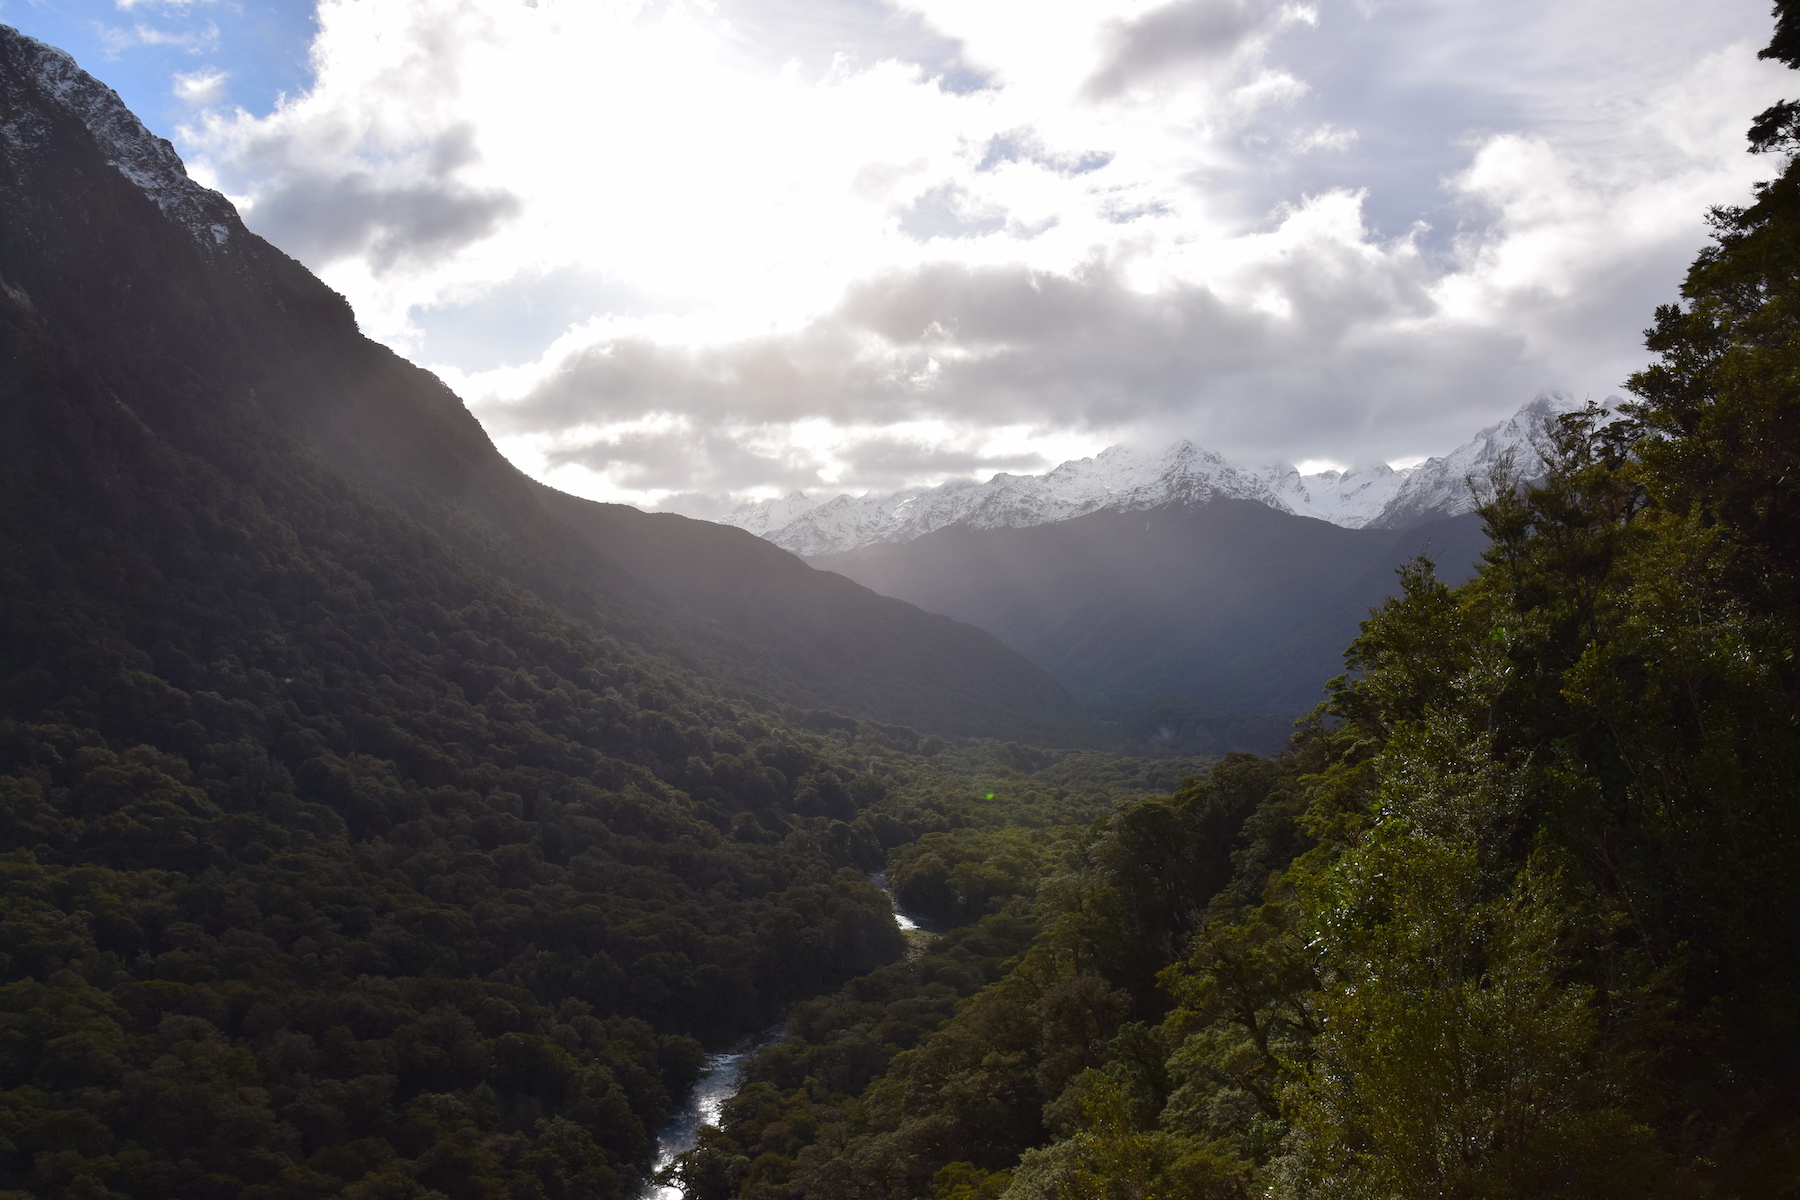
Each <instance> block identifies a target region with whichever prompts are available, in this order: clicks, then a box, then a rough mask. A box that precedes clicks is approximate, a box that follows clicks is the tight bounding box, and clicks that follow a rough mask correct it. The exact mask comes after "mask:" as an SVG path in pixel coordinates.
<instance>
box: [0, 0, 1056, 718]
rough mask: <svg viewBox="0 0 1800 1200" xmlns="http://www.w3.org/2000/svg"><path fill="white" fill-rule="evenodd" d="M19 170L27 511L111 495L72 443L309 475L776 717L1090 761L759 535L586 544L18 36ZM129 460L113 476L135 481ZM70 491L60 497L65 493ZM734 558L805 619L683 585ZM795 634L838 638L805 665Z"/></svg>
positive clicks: (922, 624) (114, 112) (17, 401)
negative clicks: (87, 495)
mask: <svg viewBox="0 0 1800 1200" xmlns="http://www.w3.org/2000/svg"><path fill="white" fill-rule="evenodd" d="M0 162H3V163H4V167H5V177H4V179H0V310H3V313H4V319H5V320H6V322H7V324H8V326H9V328H10V329H11V331H12V334H13V336H14V337H15V338H16V339H18V340H17V341H16V342H15V350H14V353H15V378H14V380H13V383H14V384H15V387H16V391H15V392H14V394H13V396H12V397H11V399H10V402H9V404H8V408H9V414H8V417H7V418H6V419H7V420H8V421H9V422H10V423H12V426H13V429H14V431H15V432H16V434H17V436H16V437H14V438H12V439H10V444H9V446H8V447H7V448H6V449H4V450H0V454H6V455H8V462H9V465H10V466H11V467H12V468H13V469H11V470H10V471H9V480H8V484H7V486H8V488H9V489H10V490H11V492H12V494H13V496H14V497H15V498H16V499H17V501H18V502H19V503H21V504H25V505H32V504H39V503H51V502H50V501H49V500H48V497H50V496H52V495H53V494H55V492H56V490H57V488H58V487H67V488H70V489H74V490H76V491H80V490H82V489H84V488H91V487H102V488H103V487H104V486H106V484H105V480H106V476H107V471H108V468H107V467H105V466H102V465H101V460H103V459H104V458H105V457H106V455H101V454H97V450H98V447H97V446H94V445H88V444H85V443H63V442H62V441H61V439H62V438H64V437H67V436H72V431H73V429H74V428H75V427H77V426H82V427H86V428H89V429H91V430H100V429H105V428H110V427H111V426H114V425H116V426H118V427H119V428H118V430H117V431H116V432H118V433H119V436H122V437H124V438H126V439H127V441H131V439H136V440H135V442H132V445H133V446H134V449H132V450H131V451H130V452H129V453H131V454H138V453H178V454H184V455H192V456H194V457H195V458H196V459H197V460H199V461H203V462H205V463H206V464H208V466H209V467H210V468H212V469H218V470H222V471H225V472H226V473H227V474H228V475H231V476H232V477H234V478H236V479H238V480H240V481H241V482H243V483H244V484H245V485H246V486H250V487H252V488H255V489H259V490H264V491H267V489H270V488H273V487H278V486H279V481H280V477H281V470H280V468H279V467H278V466H277V465H276V464H278V463H279V462H284V461H288V460H289V459H290V458H291V457H292V456H300V457H301V458H303V459H305V460H306V461H309V462H315V463H319V464H322V465H323V466H325V467H326V468H328V469H329V470H331V471H334V472H337V473H338V474H339V475H340V476H341V477H342V478H343V479H345V480H346V481H349V482H351V483H353V485H354V486H356V487H358V488H361V489H366V490H367V492H368V493H370V494H371V496H372V497H379V498H380V499H381V500H382V501H384V502H386V503H389V504H392V505H395V506H396V507H397V508H398V509H399V510H400V511H402V512H404V513H405V514H406V515H407V516H408V517H410V518H411V519H413V520H415V521H418V522H419V523H421V524H422V525H423V526H425V527H426V528H429V529H430V530H431V531H432V532H433V533H434V534H435V535H436V536H438V537H439V538H441V539H443V540H444V542H446V543H447V544H448V545H449V546H450V547H452V548H454V549H455V550H456V551H457V552H459V553H461V554H463V555H465V556H467V557H468V558H469V559H470V560H471V561H473V562H474V563H476V564H478V565H479V566H481V567H482V568H484V569H486V570H488V571H492V572H494V573H495V574H496V575H498V576H500V577H502V578H505V579H507V580H509V581H511V582H512V583H514V584H517V585H519V586H522V587H524V588H526V589H528V590H530V591H531V592H532V593H534V594H535V595H537V596H538V597H540V598H542V599H543V600H545V601H547V602H549V603H551V604H552V605H555V606H556V607H558V608H560V609H562V610H563V611H565V612H567V613H569V614H571V615H573V616H575V617H577V618H578V619H580V620H582V621H584V622H586V623H587V624H589V625H590V626H592V627H594V628H596V629H602V630H605V631H606V632H608V633H611V634H614V635H616V636H618V637H620V638H622V639H624V640H626V641H629V642H632V643H635V644H637V645H639V646H642V647H644V648H645V649H648V650H650V651H653V652H655V653H658V654H662V655H666V656H668V657H671V658H673V659H675V660H677V661H679V662H681V663H683V664H685V665H686V666H687V667H689V668H690V669H693V670H696V671H699V672H701V673H702V674H705V675H709V676H713V677H716V678H720V679H723V680H729V681H731V682H732V683H733V684H734V685H736V686H740V687H743V688H746V689H748V690H749V691H750V693H752V694H754V695H760V696H762V697H764V698H765V699H766V700H767V701H769V702H772V703H783V704H789V705H793V706H796V707H799V708H805V709H836V710H839V711H844V712H847V713H849V714H851V715H854V716H867V717H872V718H875V719H878V720H884V721H891V722H903V723H906V724H910V725H914V726H916V727H918V728H920V729H922V730H927V731H930V732H937V733H946V734H970V735H1004V736H1009V737H1027V738H1034V739H1038V740H1046V739H1048V740H1067V739H1068V738H1071V737H1079V736H1081V733H1080V730H1079V729H1078V728H1077V727H1078V726H1080V725H1081V724H1082V717H1081V716H1080V714H1079V712H1078V710H1077V707H1076V706H1075V705H1074V703H1073V702H1072V701H1071V699H1070V698H1069V696H1068V695H1067V694H1066V693H1065V692H1063V690H1062V689H1061V688H1060V687H1059V686H1058V685H1056V684H1055V683H1054V682H1053V681H1051V680H1050V679H1049V678H1048V677H1047V676H1046V675H1044V673H1043V672H1042V671H1040V670H1038V669H1037V668H1035V667H1033V666H1032V665H1031V664H1029V663H1028V662H1026V661H1025V660H1023V659H1022V658H1020V657H1019V656H1018V655H1016V654H1014V653H1013V652H1011V651H1010V650H1008V649H1006V647H1004V646H1003V645H1001V644H1000V643H999V642H997V641H996V640H994V639H993V638H992V637H990V636H988V635H986V634H984V633H981V632H980V631H978V630H973V629H968V628H961V627H957V626H956V625H955V624H954V623H953V622H946V621H944V620H943V619H942V618H938V617H933V616H929V615H928V614H924V613H921V612H918V611H916V610H913V609H911V608H909V607H907V606H905V605H896V602H894V601H892V600H888V599H884V598H882V597H879V596H875V595H873V594H871V593H869V592H867V591H866V590H864V589H861V588H857V587H846V586H845V584H844V582H843V580H842V579H840V578H839V577H837V576H832V575H826V574H823V573H820V572H817V571H813V570H811V569H810V568H808V567H806V566H805V564H803V563H801V562H800V561H798V560H797V559H794V558H793V557H792V556H791V555H789V554H787V553H786V552H784V551H779V550H775V549H774V548H773V547H769V546H767V545H766V544H764V543H757V542H755V540H754V539H753V538H751V537H750V536H749V535H748V534H744V533H739V532H736V531H729V532H728V531H723V530H718V529H717V527H715V526H707V527H706V528H707V531H708V532H709V536H704V537H703V536H699V535H698V533H697V532H696V528H695V527H694V526H693V525H692V523H689V524H686V525H681V524H678V523H673V522H655V523H651V524H648V525H643V526H642V530H643V532H644V534H645V535H646V536H648V537H649V539H650V540H651V541H652V542H660V543H662V550H663V553H662V555H661V557H659V558H657V559H656V560H655V562H654V564H653V563H652V562H651V560H650V559H649V558H646V557H644V556H641V555H640V556H638V558H637V559H635V560H634V561H635V562H636V565H635V566H633V567H628V566H626V565H625V564H624V563H622V562H620V561H619V560H618V559H616V558H614V557H611V556H610V555H609V553H608V546H609V545H613V546H615V548H618V549H621V550H623V549H626V548H627V547H629V546H632V545H635V544H636V543H635V541H634V540H633V539H625V540H623V541H618V542H616V543H609V542H608V541H607V540H606V539H603V538H602V539H596V538H595V537H594V536H592V532H593V531H592V529H591V528H584V529H575V528H571V527H570V526H569V524H568V523H567V521H568V520H575V521H576V524H578V525H579V524H581V523H582V522H581V520H579V519H577V518H578V517H579V516H580V515H581V514H583V513H585V512H587V511H588V510H585V509H582V508H581V506H580V505H578V504H577V505H573V506H571V505H570V504H566V503H565V504H562V505H561V506H560V507H559V508H558V510H557V515H553V514H552V513H551V512H550V511H548V509H547V507H546V505H547V503H549V502H550V501H551V494H550V493H547V492H545V491H543V490H541V489H539V488H538V487H537V485H535V484H533V483H532V482H531V481H530V480H529V479H527V478H526V477H525V476H524V475H522V474H521V473H519V472H518V471H517V470H516V469H514V468H513V467H512V465H511V464H510V463H508V462H507V461H506V460H505V459H504V458H503V457H502V456H501V455H500V454H499V453H498V452H497V451H496V449H495V448H494V446H493V444H492V442H491V441H490V440H489V439H488V437H487V435H486V434H485V432H484V431H483V430H482V428H481V426H480V424H479V423H478V422H477V421H476V420H475V419H474V417H473V416H472V415H471V414H470V413H469V412H468V410H467V409H466V408H465V407H464V406H463V404H462V403H461V401H460V400H459V399H458V398H457V397H456V396H455V395H454V394H453V393H451V392H450V390H449V389H448V388H446V387H445V386H444V385H443V384H442V383H441V382H440V381H439V380H437V379H436V378H435V377H434V376H432V375H430V374H429V373H427V372H425V371H422V370H420V369H419V368H417V367H415V366H413V365H412V364H410V363H408V362H406V361H404V360H403V359H401V358H399V357H398V356H396V355H394V354H393V353H392V352H390V351H388V350H387V349H386V348H384V347H382V346H379V345H377V344H375V343H373V342H371V341H369V340H368V339H366V338H364V337H362V336H361V334H360V333H359V332H358V330H357V328H356V323H355V319H354V315H353V314H352V313H351V311H350V309H349V307H348V305H347V304H346V303H345V302H344V301H343V299H342V298H341V297H339V296H337V295H336V294H335V293H333V292H332V291H331V290H330V289H329V288H327V287H326V286H325V285H324V284H322V283H321V282H320V281H319V280H317V279H316V278H314V277H313V276H312V275H311V274H310V273H308V272H307V271H306V270H305V268H303V267H302V266H301V265H300V264H298V263H296V262H294V261H293V260H292V259H289V258H288V257H287V256H286V255H284V254H282V253H281V252H280V251H279V250H276V249H275V248H274V247H272V246H270V245H269V244H268V243H266V242H264V241H263V240H262V239H260V238H258V237H256V236H255V235H254V234H252V233H250V232H249V231H248V230H246V229H245V228H244V226H243V225H242V223H241V222H240V221H239V219H238V216H237V214H236V212H235V210H234V209H233V208H232V206H231V204H230V203H229V202H228V201H227V200H226V199H225V198H224V197H222V196H220V195H219V194H217V193H216V192H211V191H208V190H207V189H205V188H202V187H200V186H199V185H198V184H196V183H194V182H193V181H192V180H190V179H189V178H188V177H187V174H186V172H185V170H184V169H183V167H182V165H181V162H180V160H179V159H178V158H177V157H176V156H175V154H174V151H173V150H172V149H171V148H170V147H169V145H168V143H167V142H163V141H161V140H159V139H157V138H155V137H154V136H152V135H151V134H150V133H149V132H148V131H147V130H145V129H144V127H143V126H142V125H141V124H140V123H139V122H138V121H137V119H136V118H135V117H133V116H132V115H131V113H130V112H129V111H128V110H127V109H126V108H125V107H124V105H123V104H122V103H121V102H120V101H119V99H118V97H117V96H116V95H115V94H114V93H113V92H112V91H111V90H110V89H108V88H106V87H105V86H104V85H103V84H101V83H99V82H98V81H96V80H94V79H93V78H92V77H90V76H88V75H86V74H85V73H83V72H82V71H81V70H80V69H79V68H78V67H76V66H75V64H74V63H73V61H72V60H70V59H69V57H68V56H67V55H65V54H63V53H62V52H61V51H58V50H55V49H53V48H51V47H48V46H45V45H43V44H41V43H38V42H36V41H33V40H32V39H30V38H26V37H23V36H20V35H18V34H16V33H13V32H12V31H10V30H8V31H4V32H0ZM33 371H41V372H48V373H49V375H50V376H54V377H55V382H51V381H50V380H49V379H37V380H32V379H30V378H28V376H29V375H30V373H31V372H33ZM109 453H111V452H110V451H109ZM125 453H126V452H125V451H122V450H121V451H118V452H117V455H115V460H116V461H115V465H114V467H113V468H111V469H114V470H119V471H127V472H128V471H129V470H130V469H131V468H130V467H129V466H127V465H126V463H125V460H124V459H123V458H122V457H118V455H123V454H125ZM54 472H63V473H64V474H65V477H64V478H62V479H61V480H60V482H59V483H58V484H57V485H56V486H55V487H51V486H47V485H48V483H49V480H48V475H49V474H50V473H54ZM265 500H266V503H268V504H269V505H271V506H272V507H278V506H279V503H280V502H279V499H278V497H277V496H276V495H274V494H268V495H266V497H265ZM622 519H623V518H622ZM613 524H614V525H617V524H618V522H617V521H615V522H614V523H613ZM721 535H722V536H721ZM740 543H742V544H740ZM721 555H722V556H724V557H725V558H729V559H731V560H732V561H734V562H735V563H736V564H737V566H738V568H739V571H738V574H737V575H735V576H734V577H733V582H732V586H734V587H735V588H737V589H738V590H739V591H743V590H745V589H749V590H751V591H758V592H759V594H761V595H764V596H765V597H772V596H774V595H776V594H781V595H783V596H786V597H788V598H789V600H790V601H791V605H790V606H789V607H787V608H785V609H784V608H783V607H782V606H781V605H780V604H777V603H775V602H773V601H772V600H771V601H769V602H766V603H760V604H754V605H736V606H732V605H724V606H721V605H720V604H719V603H718V597H717V595H716V594H715V595H709V594H705V593H706V588H705V587H704V586H702V582H703V580H704V579H706V578H712V579H715V580H716V579H717V578H718V575H717V573H716V572H714V573H712V574H711V575H708V572H707V571H706V570H703V569H698V568H696V570H694V571H690V572H687V573H686V574H685V575H684V573H683V572H682V571H681V570H680V569H678V567H677V565H676V564H678V563H679V561H680V560H681V559H682V558H683V557H684V556H700V557H706V556H721ZM715 591H716V589H715ZM721 611H724V612H725V616H724V617H723V618H722V617H721V615H720V613H721ZM800 613H806V614H809V616H810V618H811V619H812V620H813V621H814V623H815V624H816V625H818V627H819V628H821V629H834V630H836V631H837V633H838V636H836V637H832V638H827V639H824V640H823V641H822V642H821V643H820V644H817V645H814V644H811V643H809V642H808V641H807V640H806V638H805V637H804V633H803V631H802V630H800V629H797V628H796V622H797V620H798V616H797V614H800Z"/></svg>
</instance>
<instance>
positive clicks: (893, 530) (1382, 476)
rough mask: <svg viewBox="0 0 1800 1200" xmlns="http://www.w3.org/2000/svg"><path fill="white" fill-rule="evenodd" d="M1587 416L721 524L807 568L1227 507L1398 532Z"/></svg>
mask: <svg viewBox="0 0 1800 1200" xmlns="http://www.w3.org/2000/svg"><path fill="white" fill-rule="evenodd" d="M1579 407H1580V405H1579V404H1577V403H1576V402H1575V401H1574V400H1572V399H1570V398H1569V397H1567V396H1559V395H1546V396H1540V397H1538V398H1537V399H1536V400H1533V401H1532V402H1531V403H1530V404H1527V405H1526V406H1525V407H1524V408H1522V409H1520V410H1519V411H1518V412H1517V413H1515V414H1514V415H1513V416H1512V417H1510V418H1509V419H1507V420H1505V421H1501V422H1499V423H1498V424H1495V425H1491V426H1489V427H1488V428H1486V429H1483V430H1482V431H1481V432H1480V433H1478V434H1476V435H1475V437H1474V439H1472V440H1471V441H1469V442H1468V443H1467V444H1465V445H1463V446H1460V447H1458V448H1457V449H1456V450H1453V451H1452V452H1451V453H1449V454H1447V455H1444V456H1443V457H1441V458H1432V459H1427V460H1426V461H1425V462H1423V463H1420V464H1419V465H1418V466H1415V467H1409V468H1407V469H1405V470H1395V469H1394V468H1393V467H1390V466H1388V465H1387V464H1386V463H1372V464H1369V465H1367V466H1357V467H1352V468H1351V469H1349V470H1348V471H1321V472H1318V473H1316V474H1312V475H1302V474H1300V472H1299V470H1298V469H1297V468H1295V467H1294V466H1292V465H1290V464H1288V463H1273V464H1270V465H1268V466H1264V467H1255V468H1252V467H1244V466H1240V465H1238V464H1236V463H1233V462H1231V461H1229V460H1228V459H1226V458H1224V457H1223V456H1221V455H1219V454H1216V453H1214V452H1213V451H1210V450H1206V449H1203V448H1201V447H1199V446H1196V445H1194V444H1193V443H1192V442H1189V441H1180V442H1176V443H1175V444H1174V445H1172V446H1167V447H1164V448H1163V449H1161V450H1155V451H1141V450H1136V449H1132V448H1130V447H1126V446H1113V447H1110V448H1109V449H1106V450H1103V451H1101V452H1100V453H1099V454H1096V455H1095V456H1093V457H1092V458H1081V459H1075V460H1073V461H1070V462H1065V463H1063V464H1062V465H1061V466H1059V467H1057V468H1055V469H1054V470H1052V471H1049V472H1047V473H1045V474H1043V475H1009V474H999V475H995V476H994V477H993V478H992V479H990V480H988V481H987V482H986V483H976V482H974V481H972V480H955V481H952V482H950V483H945V484H941V485H939V486H938V487H932V488H914V489H911V490H909V491H903V492H893V493H889V494H887V495H873V494H871V495H867V496H861V497H857V496H849V495H841V496H835V497H833V498H831V499H828V500H824V501H822V502H821V501H819V500H817V499H814V498H811V497H808V496H807V495H805V494H804V493H802V492H795V493H793V494H792V495H789V496H787V497H784V498H782V499H780V500H763V501H760V502H758V503H755V504H746V505H743V506H741V507H739V508H738V509H736V510H735V511H733V512H731V513H729V514H727V515H726V516H724V517H721V518H720V521H721V522H722V523H723V524H726V525H735V526H737V527H738V528H739V529H744V530H747V531H749V532H750V533H754V534H756V535H757V536H759V537H763V538H767V539H768V540H769V541H771V542H774V543H775V544H776V545H778V546H781V547H782V548H784V549H787V550H791V551H793V552H794V553H795V554H800V555H806V556H816V555H822V554H841V553H843V552H844V551H847V550H854V549H856V548H857V547H858V546H868V545H872V544H875V543H877V542H909V541H911V540H912V539H914V538H916V537H920V536H923V535H924V534H927V533H930V532H932V531H933V530H935V529H942V528H944V527H946V526H949V525H956V524H966V525H968V526H969V527H971V528H974V529H999V528H1013V529H1021V528H1025V527H1028V526H1032V525H1047V524H1050V523H1052V522H1055V521H1067V520H1071V519H1072V518H1075V517H1080V516H1085V515H1086V514H1088V513H1091V512H1100V511H1102V510H1110V511H1117V512H1134V511H1140V510H1143V509H1150V508H1161V507H1164V506H1166V505H1172V504H1200V503H1206V502H1208V501H1210V500H1213V499H1216V498H1221V497H1227V498H1235V499H1241V500H1255V501H1257V502H1258V503H1261V504H1266V505H1268V506H1269V507H1270V508H1273V509H1276V510H1278V511H1280V512H1286V513H1294V514H1296V515H1298V516H1304V517H1316V518H1318V519H1319V520H1323V521H1330V522H1331V523H1332V524H1334V525H1342V526H1344V527H1346V528H1349V529H1363V528H1375V529H1397V528H1401V527H1403V526H1406V525H1413V524H1417V523H1418V522H1420V521H1427V520H1431V519H1432V518H1434V517H1442V516H1454V515H1456V514H1458V513H1465V512H1469V511H1470V510H1471V509H1472V508H1473V507H1474V503H1475V501H1474V496H1473V493H1472V491H1471V489H1470V485H1469V481H1470V480H1471V479H1473V480H1477V481H1479V480H1482V479H1485V478H1487V477H1488V475H1489V474H1490V473H1491V472H1492V471H1493V468H1494V467H1495V466H1496V465H1497V464H1498V463H1499V462H1500V459H1501V458H1502V457H1503V456H1504V455H1505V454H1507V453H1508V452H1511V453H1512V454H1513V455H1514V457H1515V461H1516V462H1517V464H1518V465H1519V467H1520V468H1521V469H1523V470H1525V471H1526V472H1527V473H1529V472H1530V471H1532V470H1533V469H1534V468H1535V467H1536V466H1537V465H1538V463H1539V462H1540V461H1541V459H1540V456H1539V450H1540V447H1541V446H1542V445H1543V444H1544V434H1545V431H1546V429H1547V428H1548V426H1549V424H1550V423H1551V422H1552V421H1554V420H1555V419H1556V417H1558V416H1559V415H1561V414H1562V413H1565V412H1570V411H1572V410H1574V409H1576V408H1579Z"/></svg>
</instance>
